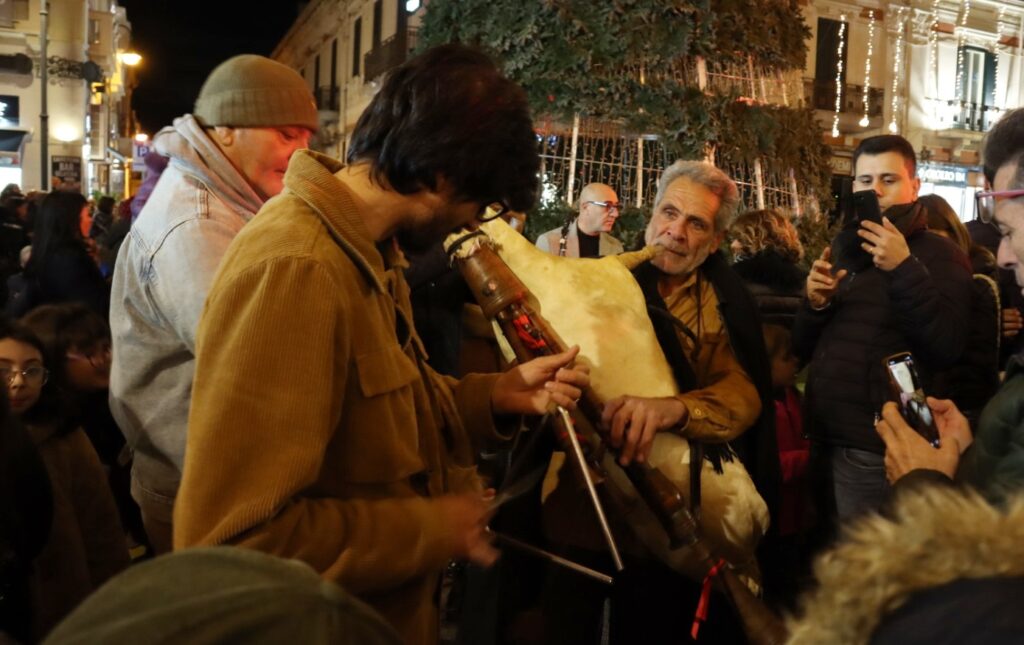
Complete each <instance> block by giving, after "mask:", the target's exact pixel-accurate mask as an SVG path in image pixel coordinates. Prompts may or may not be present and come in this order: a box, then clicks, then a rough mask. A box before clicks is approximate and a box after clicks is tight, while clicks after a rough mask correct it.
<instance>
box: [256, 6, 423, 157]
mask: <svg viewBox="0 0 1024 645" xmlns="http://www.w3.org/2000/svg"><path fill="white" fill-rule="evenodd" d="M422 11H423V8H422V6H421V4H420V2H419V0H312V1H311V2H309V3H308V4H307V5H306V6H305V8H304V9H303V10H302V12H301V13H300V15H299V17H298V18H297V19H296V21H295V23H294V24H293V25H292V27H291V29H289V30H288V33H286V34H285V36H284V38H282V39H281V42H280V43H279V44H278V46H277V47H276V48H275V49H274V52H273V54H271V57H272V58H274V59H275V60H277V61H280V62H281V63H284V64H285V65H288V66H289V67H292V68H293V69H296V70H298V71H299V72H300V73H301V74H302V76H303V78H305V79H306V81H307V82H308V83H309V86H310V88H312V90H313V94H314V95H315V96H316V101H317V107H318V108H319V112H320V131H319V132H318V133H317V136H316V138H315V139H314V140H313V142H312V144H311V146H312V147H313V148H315V149H317V150H320V151H321V152H324V153H326V154H329V155H331V156H334V157H337V158H339V159H343V158H344V157H345V153H346V151H347V142H348V139H349V137H350V135H351V132H352V128H353V127H354V126H355V123H356V120H357V119H358V118H359V115H360V114H362V112H363V110H364V109H365V108H366V106H367V105H368V104H369V102H370V99H371V98H373V95H374V93H375V92H376V91H377V89H378V88H379V87H380V81H381V77H382V76H383V75H384V73H385V72H387V71H388V70H389V69H391V68H393V67H395V66H397V65H399V64H401V63H402V62H403V61H405V59H406V58H407V57H408V55H409V52H410V51H411V50H412V48H413V47H414V46H415V44H416V29H417V26H418V24H419V18H420V15H421V14H422Z"/></svg>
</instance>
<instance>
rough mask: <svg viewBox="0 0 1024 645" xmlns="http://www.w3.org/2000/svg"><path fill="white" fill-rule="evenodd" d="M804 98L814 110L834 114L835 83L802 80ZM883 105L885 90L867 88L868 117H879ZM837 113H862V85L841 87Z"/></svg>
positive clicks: (809, 79) (811, 79) (810, 79)
mask: <svg viewBox="0 0 1024 645" xmlns="http://www.w3.org/2000/svg"><path fill="white" fill-rule="evenodd" d="M804 98H805V100H806V101H807V102H808V104H809V105H812V106H813V107H814V109H815V110H826V111H829V112H834V111H835V109H836V82H835V81H821V80H817V79H813V78H808V79H804ZM884 104H885V90H884V89H882V88H880V87H869V88H868V116H869V117H875V116H881V115H882V109H883V106H884ZM839 111H840V112H841V113H848V112H853V113H855V114H858V113H863V112H864V86H863V85H851V84H849V83H847V84H846V85H844V86H843V95H842V97H841V99H840V104H839Z"/></svg>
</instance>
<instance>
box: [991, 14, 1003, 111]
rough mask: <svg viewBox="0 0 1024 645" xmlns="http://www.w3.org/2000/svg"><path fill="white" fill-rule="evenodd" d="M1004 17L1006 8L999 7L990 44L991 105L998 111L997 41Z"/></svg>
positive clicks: (1001, 33)
mask: <svg viewBox="0 0 1024 645" xmlns="http://www.w3.org/2000/svg"><path fill="white" fill-rule="evenodd" d="M1005 15H1006V7H1005V6H1004V7H999V16H998V18H996V37H995V41H994V42H993V43H992V59H993V61H992V62H993V67H994V69H993V72H994V74H993V75H994V76H995V78H994V80H993V82H992V105H993V106H994V107H995V108H996V109H998V108H999V107H1000V106H999V101H998V100H997V97H998V95H999V41H1000V39H1002V37H1003V16H1005Z"/></svg>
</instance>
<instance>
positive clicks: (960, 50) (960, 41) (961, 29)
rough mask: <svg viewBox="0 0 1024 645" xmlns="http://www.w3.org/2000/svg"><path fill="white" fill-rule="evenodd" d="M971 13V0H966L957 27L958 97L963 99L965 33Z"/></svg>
mask: <svg viewBox="0 0 1024 645" xmlns="http://www.w3.org/2000/svg"><path fill="white" fill-rule="evenodd" d="M969 15H971V0H964V10H963V12H962V13H961V14H960V25H959V26H958V27H957V29H956V31H957V36H958V37H957V41H956V98H955V100H957V101H960V100H962V98H961V97H962V96H963V95H962V94H961V92H962V91H963V87H964V85H963V83H964V33H965V32H966V29H965V28H966V27H967V17H968V16H969Z"/></svg>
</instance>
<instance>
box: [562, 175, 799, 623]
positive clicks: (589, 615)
mask: <svg viewBox="0 0 1024 645" xmlns="http://www.w3.org/2000/svg"><path fill="white" fill-rule="evenodd" d="M739 202H740V199H739V192H738V190H737V188H736V184H735V183H734V182H733V181H732V179H730V178H729V176H728V175H726V174H725V173H724V172H722V171H721V170H719V169H718V168H716V167H715V166H713V165H712V164H709V163H704V162H698V161H677V162H676V163H674V164H672V165H671V166H670V167H668V168H667V169H666V170H665V172H664V173H663V174H662V177H661V180H660V182H659V184H658V192H657V195H656V197H655V204H654V210H653V213H652V216H651V219H650V222H649V223H648V225H647V230H646V232H645V241H646V243H647V244H648V245H654V246H660V247H662V248H663V251H662V252H661V253H660V254H659V255H658V256H657V257H656V258H655V259H654V260H652V261H651V262H650V263H646V264H644V265H641V266H640V267H639V268H638V269H637V270H636V271H635V272H634V275H635V277H636V280H637V282H638V283H639V284H640V287H641V289H642V290H643V292H644V296H645V299H646V301H647V306H648V311H650V312H651V322H652V323H653V325H654V329H655V333H656V335H657V337H658V342H659V344H660V345H661V348H662V350H663V351H664V353H665V356H666V358H667V359H668V361H669V364H670V365H671V367H672V370H673V375H674V377H675V380H676V384H677V385H678V389H679V391H680V392H681V394H678V395H676V396H672V397H662V398H649V397H639V396H623V397H619V398H617V399H613V400H611V401H609V402H608V403H607V404H606V405H605V408H604V412H603V421H604V423H606V424H607V425H608V427H609V429H610V432H611V441H612V443H613V444H616V445H618V446H619V447H620V448H621V459H620V460H621V461H622V462H623V463H629V462H632V461H634V460H635V461H638V462H644V461H646V460H647V459H648V458H649V456H650V452H651V448H652V445H653V441H654V437H655V435H656V434H657V433H659V432H675V433H678V434H680V435H682V436H684V437H686V438H687V439H688V440H690V442H691V446H700V448H699V449H696V450H695V452H694V453H693V454H701V452H703V454H704V455H705V458H707V459H708V460H709V461H712V462H713V463H720V460H723V459H732V458H733V457H734V455H738V456H739V458H740V459H741V460H742V461H743V462H744V464H745V465H746V467H747V469H748V471H749V472H750V474H751V476H752V478H753V479H754V482H755V485H757V487H758V492H759V493H760V494H761V495H762V497H764V498H765V501H766V502H767V504H768V508H769V512H771V511H773V510H774V508H775V497H776V495H777V492H776V491H777V490H778V486H779V484H778V482H779V466H778V456H777V452H776V447H775V434H774V428H773V418H774V417H773V415H774V406H773V404H772V402H771V369H770V364H769V362H768V359H767V356H766V352H765V348H764V341H763V338H762V335H761V324H760V318H759V316H758V313H757V306H756V304H755V303H754V301H753V298H752V296H751V295H750V294H749V292H748V291H747V290H746V287H745V286H744V284H743V282H742V281H741V280H740V278H739V276H737V275H736V274H735V273H734V272H733V270H732V269H731V268H730V267H729V264H728V262H727V261H726V259H725V258H724V256H723V254H722V253H721V252H720V251H719V247H720V246H721V243H722V239H723V237H724V236H725V232H726V231H727V230H728V228H729V225H730V224H731V222H732V220H733V218H734V217H735V215H736V210H737V207H738V205H739ZM556 495H557V493H556V494H555V495H553V496H552V497H555V496H556ZM564 499H565V498H564V497H563V498H562V500H564ZM562 500H559V501H556V502H555V503H559V502H560V501H562ZM577 508H582V509H585V510H586V505H585V504H584V503H581V504H579V505H578V506H577ZM549 510H551V509H550V508H546V512H545V514H546V516H548V517H551V516H552V515H553V514H552V513H550V512H548V511H549ZM567 510H568V509H567ZM577 520H578V521H577ZM587 522H588V519H587V518H584V517H582V513H581V517H579V518H573V519H572V520H570V521H569V522H566V523H565V524H564V526H571V527H573V528H572V532H574V534H575V535H568V534H564V535H552V537H553V539H554V541H555V542H563V543H564V546H565V547H566V549H567V550H566V552H567V553H570V554H571V555H572V556H574V558H575V559H576V560H577V561H581V562H584V563H587V564H589V565H592V566H595V567H598V568H601V569H603V570H611V569H610V568H609V567H610V563H609V562H608V558H607V557H606V556H605V555H604V554H602V553H597V552H594V551H593V544H594V542H593V541H592V540H591V541H590V542H589V543H586V544H585V542H586V538H585V537H581V534H584V533H588V531H589V529H588V526H590V525H588V524H587ZM550 524H551V525H552V527H553V526H554V523H553V522H551V523H550ZM594 531H596V528H594V529H593V531H589V532H590V533H591V534H592V535H599V534H597V533H594ZM552 532H554V531H549V533H552ZM560 546H563V545H560ZM624 563H625V571H626V572H628V573H627V574H626V575H625V576H623V582H622V583H621V584H619V583H617V591H616V592H613V595H612V596H611V605H610V607H611V623H610V627H611V642H613V643H615V642H658V643H661V642H675V641H677V640H679V639H680V638H684V635H685V634H687V633H689V630H690V627H691V623H692V620H693V614H689V615H687V612H686V611H685V608H687V607H696V605H697V601H698V598H699V596H700V585H699V584H697V583H696V582H693V581H691V580H688V579H686V578H684V577H683V576H682V575H681V574H679V573H676V572H675V571H672V570H670V569H669V568H668V567H667V566H666V565H664V564H662V563H661V562H659V561H656V560H655V559H654V558H652V557H644V556H641V555H639V554H636V553H634V554H630V553H628V552H627V554H626V557H625V560H624ZM766 582H769V583H770V581H766ZM605 593H606V590H604V589H601V588H598V587H596V586H595V585H589V586H588V584H587V582H586V581H581V580H580V579H579V578H578V576H574V575H573V574H563V573H562V572H559V571H555V572H551V573H550V575H549V577H548V580H547V582H546V587H545V591H544V595H543V597H544V598H545V599H546V600H545V602H544V613H545V619H546V621H547V628H548V634H549V636H550V635H554V636H555V640H556V641H557V642H562V643H582V642H588V638H589V635H590V634H593V633H594V630H595V629H598V626H599V624H600V623H601V616H602V607H603V602H604V600H605ZM568 597H572V598H573V600H572V601H571V602H568V604H567V602H566V601H565V599H566V598H568ZM554 599H558V602H555V600H554ZM691 603H692V604H691ZM712 605H716V606H718V607H719V609H716V610H714V611H712V616H711V617H709V620H708V622H707V623H706V624H705V625H704V627H703V628H702V633H701V638H702V640H703V639H704V638H705V637H706V638H708V642H735V640H736V639H740V638H742V637H741V636H740V635H739V631H738V630H739V627H738V621H737V620H736V619H735V616H734V615H732V614H730V612H729V611H728V610H727V609H724V607H726V606H727V605H728V603H727V602H726V601H725V600H724V599H719V600H715V601H712Z"/></svg>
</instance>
